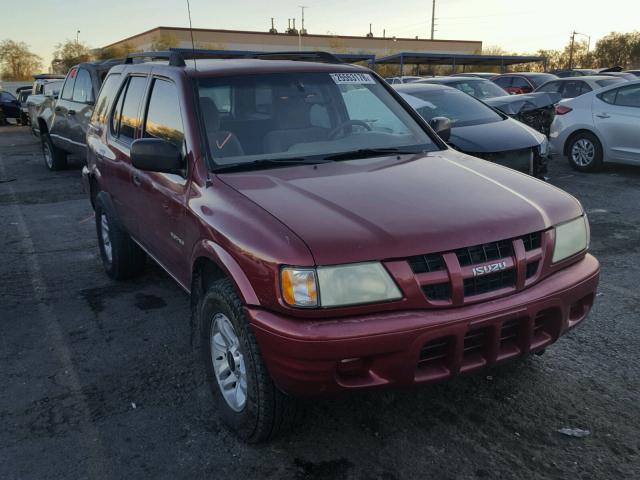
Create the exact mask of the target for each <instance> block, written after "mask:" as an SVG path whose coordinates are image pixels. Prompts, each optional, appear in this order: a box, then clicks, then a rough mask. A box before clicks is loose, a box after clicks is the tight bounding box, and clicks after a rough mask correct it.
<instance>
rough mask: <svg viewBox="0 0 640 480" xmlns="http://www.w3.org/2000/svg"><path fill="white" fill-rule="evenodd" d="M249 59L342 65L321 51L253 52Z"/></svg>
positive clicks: (334, 57)
mask: <svg viewBox="0 0 640 480" xmlns="http://www.w3.org/2000/svg"><path fill="white" fill-rule="evenodd" d="M249 57H250V58H259V59H265V60H294V61H302V62H322V63H344V62H343V61H342V60H340V59H339V58H338V57H336V56H335V55H333V54H332V53H329V52H321V51H311V52H306V51H305V52H300V51H292V52H255V53H254V54H253V55H249Z"/></svg>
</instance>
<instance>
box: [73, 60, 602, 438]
mask: <svg viewBox="0 0 640 480" xmlns="http://www.w3.org/2000/svg"><path fill="white" fill-rule="evenodd" d="M317 53H318V60H322V61H323V62H324V63H321V62H312V61H309V60H311V59H313V54H312V53H310V52H304V53H300V54H299V56H295V55H293V54H291V53H290V52H289V53H287V54H280V56H279V57H278V56H277V55H274V54H263V55H267V56H266V57H264V58H260V57H258V58H254V59H247V58H243V59H233V60H220V59H218V60H212V59H202V58H198V60H197V65H196V63H195V62H194V61H191V60H186V61H185V59H184V58H183V57H182V56H179V55H178V54H177V53H175V52H171V53H170V54H168V55H167V57H168V62H167V61H166V60H167V58H165V59H164V60H158V61H151V62H144V63H137V64H136V63H133V62H131V61H128V62H126V63H124V64H121V65H118V66H114V67H113V68H112V69H111V71H110V72H109V75H108V76H107V78H106V79H105V83H104V86H103V88H102V91H101V93H100V96H99V98H98V100H97V103H96V110H95V114H94V116H93V117H92V119H91V122H90V125H89V128H88V133H87V165H86V166H85V167H84V168H83V180H84V185H85V188H86V190H87V192H88V193H89V194H90V199H91V201H92V203H93V205H94V208H95V219H96V234H97V238H98V245H99V250H100V256H101V258H102V262H103V265H104V268H105V271H106V273H107V275H109V276H110V277H111V278H113V279H116V280H119V279H125V278H129V277H132V276H134V275H139V274H141V273H142V272H143V269H144V265H145V262H146V259H147V258H149V259H153V260H155V261H156V262H157V263H158V264H159V265H161V266H162V267H163V268H164V269H165V270H166V271H167V272H168V274H169V275H170V276H171V277H173V278H174V279H175V280H176V281H177V283H178V284H179V285H180V286H182V288H183V289H184V290H185V291H186V292H188V293H189V294H190V295H191V306H192V318H191V322H190V323H191V326H192V328H193V331H192V332H193V335H192V339H193V340H194V341H195V343H196V345H194V347H195V346H197V347H198V348H199V349H200V355H201V359H202V362H203V363H202V364H203V366H204V368H205V369H206V373H207V377H208V380H209V384H210V386H211V391H212V393H213V398H214V399H215V401H216V402H217V409H216V410H217V412H218V413H219V414H220V415H221V417H222V419H223V420H224V422H225V423H226V424H227V425H229V426H230V427H231V428H232V429H233V430H234V431H235V432H237V433H238V435H239V436H240V437H241V438H243V439H244V440H246V441H249V442H255V441H260V440H266V439H268V438H272V437H273V436H275V435H276V434H277V433H278V432H282V431H283V430H284V429H286V428H289V427H290V426H292V425H293V424H294V423H295V420H296V418H297V412H298V408H297V406H296V405H297V403H296V401H295V398H296V397H314V396H315V397H318V396H320V397H322V396H326V395H332V394H337V393H340V392H355V391H359V390H363V389H376V388H390V387H395V388H400V387H406V386H410V385H419V384H430V383H434V382H439V381H442V380H446V379H448V378H452V377H455V376H457V375H458V374H463V373H469V372H473V371H478V370H480V369H482V368H485V367H488V366H491V365H494V364H497V363H500V362H503V361H507V360H509V359H514V358H518V357H522V356H524V355H529V354H532V353H540V352H541V351H543V350H544V349H545V348H547V347H548V346H549V345H551V344H552V343H553V342H555V341H556V340H557V339H558V338H559V337H560V336H561V335H563V334H565V333H567V332H568V331H569V330H571V329H572V328H574V327H575V326H577V325H579V324H580V323H581V322H582V321H584V319H585V318H586V317H587V315H588V313H589V311H590V310H591V306H592V305H593V302H594V300H595V294H596V287H597V284H598V278H599V271H600V267H599V264H598V261H597V260H596V259H595V258H594V257H593V256H592V255H590V254H589V252H588V247H589V224H588V221H587V217H586V215H585V212H584V209H583V208H582V205H581V204H580V203H579V202H578V201H577V200H576V199H575V198H573V197H571V196H570V195H569V194H567V193H565V192H563V191H562V190H560V189H558V188H556V187H554V186H551V185H549V184H547V183H544V182H541V181H539V180H537V179H534V178H532V177H530V176H528V175H523V174H521V173H519V172H515V171H513V170H511V169H509V168H505V167H502V166H500V165H496V164H494V163H491V162H487V161H484V160H480V159H478V158H474V157H471V156H469V155H466V154H464V153H462V152H458V151H455V150H453V149H451V148H449V147H448V146H447V144H446V143H445V142H444V141H443V140H442V138H441V137H440V136H439V135H438V132H440V133H444V132H443V130H442V129H443V128H445V127H446V126H443V124H439V125H436V126H435V128H431V127H430V126H429V124H428V123H427V122H426V121H425V120H424V119H423V118H422V117H420V115H419V114H418V113H417V112H416V111H415V110H413V109H412V108H411V107H410V105H409V104H408V103H407V102H406V101H405V100H404V99H403V98H402V97H401V96H400V95H399V93H397V92H396V91H394V90H393V88H391V86H390V85H388V84H387V83H386V82H385V81H384V80H383V79H382V78H381V77H379V76H378V75H377V74H376V73H374V72H372V71H371V70H368V69H366V68H363V67H357V66H354V65H346V64H343V63H341V62H340V61H339V60H338V59H337V58H335V57H333V56H330V55H329V54H322V55H320V53H321V52H317ZM148 55H149V56H152V57H154V56H155V57H158V56H159V55H160V54H159V53H157V52H156V53H153V54H151V53H150V54H148ZM268 55H273V56H272V57H271V59H268V58H270V57H269V56H268ZM285 58H289V60H286V59H285ZM298 58H299V59H300V60H298ZM127 60H129V59H127ZM294 60H295V61H294ZM304 60H306V61H304ZM354 90H358V91H361V93H362V95H356V96H353V95H350V93H349V92H352V91H354ZM363 97H366V98H364V100H365V101H367V102H368V103H370V104H372V105H374V106H375V108H371V109H370V112H367V115H366V116H363V115H361V114H360V113H359V112H360V110H359V109H356V108H354V104H353V101H354V99H355V98H357V99H358V100H360V101H361V100H363ZM133 320H134V319H132V321H133ZM173 320H175V321H180V320H181V319H180V318H174V319H173ZM182 320H183V321H185V322H189V321H190V319H189V318H184V319H182ZM563 348H565V349H567V348H571V344H570V343H565V344H564V346H563ZM158 368H162V366H161V365H159V366H158ZM472 400H473V399H470V401H472ZM408 414H409V415H411V414H412V413H411V412H408ZM420 414H422V412H421V413H420Z"/></svg>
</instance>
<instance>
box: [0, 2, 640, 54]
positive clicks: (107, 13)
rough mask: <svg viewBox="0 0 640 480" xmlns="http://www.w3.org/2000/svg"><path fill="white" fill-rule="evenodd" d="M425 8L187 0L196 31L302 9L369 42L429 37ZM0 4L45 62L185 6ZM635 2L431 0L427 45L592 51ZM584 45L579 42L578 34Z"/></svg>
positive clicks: (183, 18) (631, 19) (628, 18)
mask: <svg viewBox="0 0 640 480" xmlns="http://www.w3.org/2000/svg"><path fill="white" fill-rule="evenodd" d="M431 3H432V2H431V0H398V1H395V2H392V1H390V0H322V1H321V0H244V1H243V0H236V1H233V2H231V1H228V0H227V1H224V2H220V1H216V0H191V14H192V20H193V26H194V27H195V28H219V29H229V30H260V31H266V30H268V29H269V27H270V21H271V17H275V22H276V28H277V29H278V30H279V31H281V32H282V31H284V30H285V28H286V25H287V19H288V18H294V17H295V18H297V20H296V22H297V25H298V26H299V25H300V23H299V22H300V8H299V5H302V4H304V5H306V6H307V7H308V8H307V9H306V10H305V26H306V28H307V30H308V32H309V33H318V34H327V33H330V34H338V35H364V34H366V33H367V32H368V31H369V23H371V24H373V32H374V34H375V35H376V36H381V35H382V30H383V29H386V35H387V36H388V37H391V36H396V37H415V36H416V35H418V36H419V37H421V38H425V37H428V35H429V34H430V29H431ZM17 5H18V4H17V3H16V2H15V0H0V12H2V13H1V16H2V21H1V22H0V24H1V25H2V27H1V28H0V40H4V39H12V40H16V41H24V42H26V43H27V44H28V45H29V46H30V47H31V49H32V51H34V52H35V53H37V54H38V55H40V56H41V57H42V58H43V63H44V65H45V66H46V65H48V64H49V63H50V62H51V59H52V52H53V50H54V48H55V45H56V44H57V43H60V42H64V41H65V40H68V39H75V37H76V31H77V30H80V34H79V39H80V41H82V42H84V43H86V44H88V45H89V46H90V47H91V48H95V47H102V46H104V45H108V44H109V43H112V42H115V41H117V40H121V39H123V38H126V37H128V36H131V35H134V34H136V33H140V32H143V31H145V30H148V29H150V28H153V27H156V26H161V25H162V26H177V27H187V26H188V25H189V23H188V17H187V8H186V0H173V1H172V0H154V1H152V0H111V1H109V0H100V1H99V0H30V1H29V2H27V5H28V8H27V9H26V10H25V9H24V8H16V7H17ZM639 18H640V0H608V1H607V2H606V3H605V2H602V0H598V1H595V0H582V1H575V0H533V1H524V2H516V1H514V0H482V1H479V0H473V1H472V0H436V34H435V37H436V38H441V39H454V40H482V42H483V45H484V46H485V47H487V46H493V45H499V46H501V47H502V48H504V49H505V50H507V51H509V52H518V53H530V52H534V51H536V50H538V49H561V48H562V47H564V45H565V44H566V43H567V42H568V40H569V37H570V35H571V32H572V31H573V30H576V31H578V32H582V33H585V34H587V35H590V36H591V45H592V46H593V45H595V42H596V41H597V40H598V39H599V38H601V37H603V36H604V35H606V34H607V33H609V32H611V31H619V32H629V31H634V30H638V29H640V24H639V23H638V19H639ZM576 38H577V39H578V38H583V39H586V37H581V36H577V37H576Z"/></svg>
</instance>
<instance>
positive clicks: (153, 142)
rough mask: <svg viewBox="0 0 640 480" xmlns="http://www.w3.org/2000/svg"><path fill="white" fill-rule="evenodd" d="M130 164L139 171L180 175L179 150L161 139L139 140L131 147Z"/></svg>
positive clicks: (181, 162) (180, 161) (180, 160)
mask: <svg viewBox="0 0 640 480" xmlns="http://www.w3.org/2000/svg"><path fill="white" fill-rule="evenodd" d="M131 164H132V165H133V166H134V167H136V168H137V169H140V170H147V171H150V172H162V173H175V174H178V175H181V174H182V173H183V172H182V167H183V161H182V155H181V154H180V150H178V147H176V146H175V145H174V144H173V143H171V142H168V141H167V140H163V139H161V138H139V139H138V140H135V141H134V142H133V144H132V145H131Z"/></svg>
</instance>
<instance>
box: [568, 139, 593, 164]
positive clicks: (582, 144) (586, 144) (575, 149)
mask: <svg viewBox="0 0 640 480" xmlns="http://www.w3.org/2000/svg"><path fill="white" fill-rule="evenodd" d="M595 156H596V148H595V146H594V145H593V143H592V142H591V141H590V140H587V139H586V138H581V139H580V140H578V141H577V142H575V143H574V144H573V146H572V147H571V159H572V160H573V161H574V162H575V164H576V165H579V166H581V167H587V166H589V165H590V164H591V162H593V159H594V158H595Z"/></svg>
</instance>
